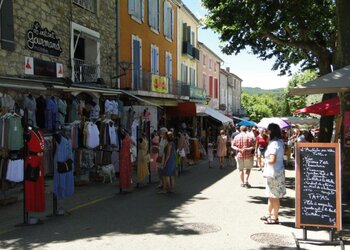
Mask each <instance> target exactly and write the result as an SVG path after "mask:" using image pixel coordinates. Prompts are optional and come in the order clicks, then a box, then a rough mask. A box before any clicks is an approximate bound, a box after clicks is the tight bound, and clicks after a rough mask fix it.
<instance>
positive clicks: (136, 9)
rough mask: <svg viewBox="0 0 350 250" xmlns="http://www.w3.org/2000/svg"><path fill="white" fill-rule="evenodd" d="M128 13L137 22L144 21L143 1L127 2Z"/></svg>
mask: <svg viewBox="0 0 350 250" xmlns="http://www.w3.org/2000/svg"><path fill="white" fill-rule="evenodd" d="M128 13H129V14H130V15H131V16H132V17H134V18H135V19H136V20H138V21H142V22H143V20H144V5H143V0H128Z"/></svg>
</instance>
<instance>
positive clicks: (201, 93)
mask: <svg viewBox="0 0 350 250" xmlns="http://www.w3.org/2000/svg"><path fill="white" fill-rule="evenodd" d="M181 93H182V95H183V96H189V97H190V98H193V99H200V100H204V99H206V95H207V94H206V90H205V89H204V88H198V87H196V86H193V85H188V84H182V85H181Z"/></svg>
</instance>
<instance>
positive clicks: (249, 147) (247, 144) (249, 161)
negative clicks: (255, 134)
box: [231, 126, 255, 188]
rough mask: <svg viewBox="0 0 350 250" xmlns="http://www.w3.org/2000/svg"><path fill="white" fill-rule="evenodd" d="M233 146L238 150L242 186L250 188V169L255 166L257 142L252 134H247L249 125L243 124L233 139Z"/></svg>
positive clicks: (237, 157)
mask: <svg viewBox="0 0 350 250" xmlns="http://www.w3.org/2000/svg"><path fill="white" fill-rule="evenodd" d="M231 145H232V148H233V149H234V150H236V152H237V155H236V162H237V168H238V170H239V175H240V178H241V187H246V188H250V187H251V185H250V184H249V182H248V179H249V175H250V170H251V169H252V167H253V161H254V153H253V149H254V147H255V142H254V140H253V138H252V137H251V136H249V135H248V134H247V127H246V126H241V127H240V133H239V134H238V135H236V136H235V138H234V139H233V141H232V144H231Z"/></svg>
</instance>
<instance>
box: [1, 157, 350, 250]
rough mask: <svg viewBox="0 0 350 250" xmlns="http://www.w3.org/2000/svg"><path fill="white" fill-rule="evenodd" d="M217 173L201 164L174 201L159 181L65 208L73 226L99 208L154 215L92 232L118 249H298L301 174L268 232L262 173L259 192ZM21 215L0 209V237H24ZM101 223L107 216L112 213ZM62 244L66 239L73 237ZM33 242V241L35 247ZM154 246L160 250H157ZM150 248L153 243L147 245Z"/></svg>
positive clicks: (96, 193)
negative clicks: (297, 196) (297, 204)
mask: <svg viewBox="0 0 350 250" xmlns="http://www.w3.org/2000/svg"><path fill="white" fill-rule="evenodd" d="M217 166H218V164H217V162H216V160H215V161H214V168H212V169H209V168H208V165H207V161H199V162H198V164H197V165H195V166H190V167H186V168H185V170H186V171H185V172H184V173H183V174H182V175H181V176H180V177H177V178H176V186H175V194H172V195H165V196H164V195H159V194H157V189H156V186H157V184H158V183H156V182H155V183H152V184H150V187H149V188H140V189H139V190H138V189H135V190H134V193H133V194H129V195H126V196H125V195H119V194H118V193H119V188H118V186H117V184H116V183H113V184H110V183H106V184H102V183H91V184H89V185H87V186H81V187H77V188H76V192H75V194H74V195H73V196H71V197H69V198H66V199H64V200H61V201H59V205H58V207H62V208H64V209H65V210H66V211H68V212H71V213H72V216H71V217H69V219H68V220H74V219H75V216H74V215H76V214H77V213H78V211H81V212H82V213H84V214H85V213H87V214H90V213H91V212H90V208H91V209H93V207H95V205H98V204H99V205H100V206H104V205H107V204H109V205H111V204H114V205H116V206H117V204H120V207H118V208H124V206H126V207H127V208H128V214H131V215H133V214H138V212H139V211H138V209H139V206H140V204H143V209H144V210H145V211H151V213H150V214H147V216H145V217H144V218H143V219H140V220H128V219H127V218H129V216H128V214H122V215H120V216H119V217H118V216H117V215H115V217H116V218H114V219H115V221H117V223H112V224H113V227H112V231H108V230H107V231H106V226H105V225H104V226H102V227H98V226H97V225H96V226H95V227H94V228H95V229H96V232H95V231H92V232H91V234H92V235H93V237H97V236H99V235H101V236H105V237H108V234H110V232H113V235H114V236H113V237H114V239H115V240H116V241H117V242H118V247H119V249H125V248H129V249H165V248H167V249H249V250H250V249H266V250H267V249H295V242H294V238H293V235H292V233H294V234H295V235H296V237H298V238H302V233H303V231H302V229H295V228H294V223H295V216H294V197H295V192H294V170H287V171H286V181H287V196H286V197H285V198H283V199H282V201H281V211H280V222H281V223H280V225H265V224H264V222H262V221H260V219H259V218H260V217H261V216H262V215H264V214H265V213H266V198H265V194H264V193H265V191H264V186H265V184H264V181H265V180H264V178H263V177H262V175H261V172H259V171H257V170H256V169H254V170H253V171H252V174H251V177H250V184H251V185H252V188H250V189H247V188H242V187H240V181H239V175H238V171H237V170H236V169H234V168H233V167H232V166H229V167H226V168H225V169H222V170H221V169H219V168H218V167H217ZM47 184H48V187H47V188H46V190H47V191H48V194H47V196H46V198H47V200H46V202H47V209H46V212H45V213H40V214H35V216H38V217H40V218H41V219H43V220H45V218H46V215H50V214H52V195H51V194H50V193H49V191H50V190H52V189H50V185H51V184H50V182H49V181H48V182H47ZM117 194H118V195H117ZM112 197H113V199H111V198H112ZM123 203H127V204H123ZM93 204H94V206H92V205H93ZM22 209H23V207H22V201H18V202H17V203H15V204H12V205H9V206H6V207H0V221H1V223H0V238H5V239H9V238H8V237H7V236H9V234H6V232H9V231H14V230H19V231H18V232H13V233H12V235H16V237H17V233H19V234H20V230H21V228H22V227H15V225H17V224H20V223H22V222H23V219H22V216H23V214H22ZM92 213H93V212H92ZM175 215H176V216H175ZM90 216H91V215H90ZM96 216H97V214H96ZM101 216H104V217H108V214H103V215H101ZM172 216H173V217H172ZM163 218H164V219H163ZM109 220H112V218H109ZM124 220H126V221H127V222H128V223H126V221H124ZM169 220H170V222H169ZM172 220H174V222H173V223H172V222H171V221H172ZM61 221H64V220H63V219H61V218H52V219H50V221H47V222H45V221H44V226H42V227H41V226H39V227H34V228H35V229H34V228H33V230H35V231H40V230H43V229H45V228H51V227H55V226H56V225H55V224H56V223H53V222H57V223H59V222H61ZM157 222H158V223H164V228H163V229H162V230H164V231H162V232H161V233H160V232H159V228H158V227H157V226H158V224H157ZM72 223H73V222H72ZM181 223H182V224H181ZM127 224H128V225H127ZM345 226H346V225H344V228H345ZM72 227H74V226H73V225H72ZM135 230H136V232H135ZM33 233H35V232H33ZM10 234H11V233H10ZM80 234H82V235H80ZM85 234H86V235H85ZM62 237H63V238H64V239H66V238H65V237H67V236H62ZM91 237H92V236H91V235H90V234H89V231H84V232H79V236H77V238H74V240H69V241H68V240H66V243H63V242H59V243H56V244H57V245H54V244H55V243H52V244H53V245H50V244H51V243H50V241H49V239H46V238H45V237H44V236H43V239H42V242H43V245H45V244H47V246H50V247H53V248H55V247H58V246H59V247H61V248H62V247H64V246H66V245H64V244H67V246H68V245H69V244H70V245H69V246H70V247H71V246H72V245H74V244H85V243H84V242H88V241H86V240H87V239H90V238H91ZM130 237H132V240H131V238H130ZM308 237H309V238H313V239H323V240H328V239H329V234H328V233H327V232H326V231H324V230H320V231H308ZM145 238H147V242H145ZM30 240H31V239H30V237H29V239H28V241H29V242H30ZM47 241H48V242H47ZM155 242H157V245H156V246H157V247H158V248H154V246H155V245H154V243H155ZM146 243H148V244H147V245H145V244H146ZM152 243H153V244H152ZM59 244H61V245H59ZM86 244H87V243H86ZM88 244H91V245H88V247H87V248H85V249H88V248H94V246H97V247H98V246H99V245H98V244H101V243H98V242H93V241H90V242H89V243H88ZM93 244H96V245H93ZM76 246H78V245H76ZM300 246H301V249H318V250H321V249H340V246H339V245H338V246H317V245H311V244H301V245H300ZM123 247H125V248H123ZM140 247H142V248H140ZM111 249H112V248H111Z"/></svg>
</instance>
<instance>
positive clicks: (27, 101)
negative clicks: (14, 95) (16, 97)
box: [23, 95, 37, 127]
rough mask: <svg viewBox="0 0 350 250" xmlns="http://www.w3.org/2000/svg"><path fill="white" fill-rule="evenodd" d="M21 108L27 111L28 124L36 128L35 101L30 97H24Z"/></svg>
mask: <svg viewBox="0 0 350 250" xmlns="http://www.w3.org/2000/svg"><path fill="white" fill-rule="evenodd" d="M23 106H24V107H25V108H27V110H28V123H29V124H30V125H31V126H33V127H37V125H36V100H35V99H34V97H33V96H32V95H28V96H26V97H24V101H23Z"/></svg>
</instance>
